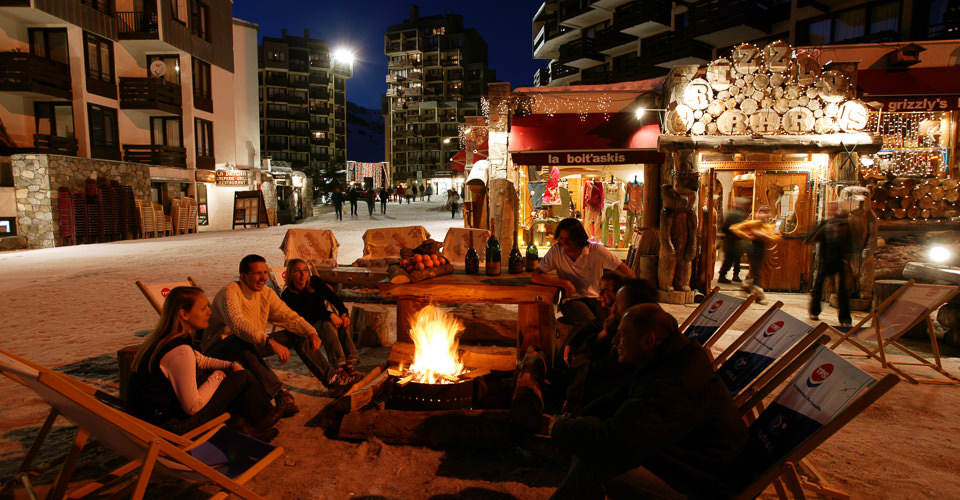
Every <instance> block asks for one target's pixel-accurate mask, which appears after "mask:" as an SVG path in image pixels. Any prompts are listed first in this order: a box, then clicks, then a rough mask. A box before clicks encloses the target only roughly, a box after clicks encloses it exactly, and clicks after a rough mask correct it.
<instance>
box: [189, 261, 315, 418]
mask: <svg viewBox="0 0 960 500" xmlns="http://www.w3.org/2000/svg"><path fill="white" fill-rule="evenodd" d="M267 273H268V269H267V261H266V259H264V258H263V257H261V256H259V255H247V256H246V257H244V258H243V259H242V260H241V261H240V281H235V282H233V283H230V284H229V285H227V286H225V287H223V288H221V289H220V291H219V292H217V295H216V296H215V297H214V299H213V316H212V317H211V318H210V326H209V327H208V328H207V329H206V330H204V332H203V342H202V344H201V348H202V350H203V352H204V354H206V355H208V356H212V357H215V358H219V359H225V360H229V361H239V362H240V364H242V365H243V367H244V368H246V369H247V370H250V373H251V374H253V376H254V377H256V379H257V380H259V381H260V383H261V384H262V385H263V388H264V390H266V391H267V394H268V395H269V396H270V397H272V398H274V400H275V404H276V405H277V407H278V408H280V410H281V416H284V417H289V416H291V415H293V414H295V413H297V412H298V411H300V409H299V408H297V405H296V402H294V400H293V394H290V391H288V390H286V389H284V388H283V384H282V383H280V379H279V378H278V377H277V374H276V373H274V372H273V370H272V369H270V367H269V366H267V363H266V361H264V359H263V356H264V355H266V356H270V355H273V354H276V355H277V357H279V358H280V362H281V363H286V362H287V361H288V360H290V350H289V349H288V347H293V348H294V350H296V351H297V354H299V355H300V359H301V360H303V364H305V365H306V366H307V368H308V369H309V370H310V372H311V373H313V374H314V375H315V376H317V378H319V379H320V381H321V382H323V383H325V384H326V382H327V381H328V380H329V379H328V378H327V377H326V375H329V373H330V371H331V369H330V363H328V362H327V359H326V358H325V357H324V355H323V352H321V350H320V336H319V335H318V334H317V330H316V329H315V328H314V327H313V326H312V325H311V324H310V323H308V322H307V320H305V319H303V318H302V317H300V315H299V314H297V313H295V312H293V310H291V309H290V308H289V307H288V306H287V305H286V304H284V303H283V301H282V300H280V297H278V296H277V293H276V292H274V291H273V290H272V289H270V288H267V287H266V286H265V285H266V283H267ZM268 322H269V323H272V324H273V325H275V326H278V327H280V328H283V329H284V330H283V331H278V332H274V333H272V334H270V335H269V336H268V335H267V334H266V327H267V323H268Z"/></svg>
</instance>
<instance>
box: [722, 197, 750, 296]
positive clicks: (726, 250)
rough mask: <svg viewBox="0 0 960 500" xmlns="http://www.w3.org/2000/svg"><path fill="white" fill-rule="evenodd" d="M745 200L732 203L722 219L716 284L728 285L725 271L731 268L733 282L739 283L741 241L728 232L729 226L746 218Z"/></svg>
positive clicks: (742, 249) (740, 199)
mask: <svg viewBox="0 0 960 500" xmlns="http://www.w3.org/2000/svg"><path fill="white" fill-rule="evenodd" d="M746 204H747V200H745V199H743V198H737V199H736V200H735V201H734V205H733V209H731V210H730V211H729V212H727V216H726V217H724V219H723V224H722V225H721V226H720V231H721V232H722V233H723V263H722V264H720V278H719V279H718V280H717V283H730V279H729V278H727V271H729V270H730V267H731V266H732V267H733V281H736V282H737V283H739V282H740V258H741V257H743V251H744V244H743V241H742V240H741V239H740V238H738V237H737V235H735V234H733V232H732V231H730V226H732V225H734V224H738V223H740V222H743V221H744V219H746V218H747V214H746V212H744V209H745V208H746Z"/></svg>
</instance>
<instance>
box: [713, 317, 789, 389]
mask: <svg viewBox="0 0 960 500" xmlns="http://www.w3.org/2000/svg"><path fill="white" fill-rule="evenodd" d="M781 307H783V302H781V301H779V300H778V301H776V302H774V303H773V304H772V305H771V306H770V307H769V308H767V310H766V312H764V313H763V314H762V315H760V317H759V318H757V320H756V321H754V322H753V324H751V325H750V326H749V327H747V329H746V330H744V332H743V333H742V334H740V336H739V337H737V339H736V340H734V341H733V343H732V344H730V345H729V346H727V348H726V349H724V351H723V352H721V353H720V355H719V356H717V357H716V358H715V359H714V360H713V369H714V371H716V370H717V368H720V365H722V364H724V363H725V362H726V361H727V359H730V356H732V355H733V353H735V352H737V349H739V348H740V346H742V345H743V344H744V343H745V342H746V341H747V340H749V339H750V336H751V335H753V333H754V332H755V331H756V330H757V328H760V326H761V325H763V323H764V322H765V321H767V318H769V317H770V315H771V314H773V313H774V312H775V311H776V310H777V309H780V308H781Z"/></svg>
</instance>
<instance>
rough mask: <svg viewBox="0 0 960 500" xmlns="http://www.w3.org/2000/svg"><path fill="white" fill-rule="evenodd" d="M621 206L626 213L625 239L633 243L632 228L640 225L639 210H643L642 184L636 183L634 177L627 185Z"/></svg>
mask: <svg viewBox="0 0 960 500" xmlns="http://www.w3.org/2000/svg"><path fill="white" fill-rule="evenodd" d="M623 205H624V208H625V212H626V213H627V234H626V239H627V241H628V242H630V241H633V240H632V239H631V238H632V237H633V229H634V226H639V225H640V210H641V209H642V208H643V183H642V182H637V178H636V177H634V178H633V182H631V183H629V184H627V189H626V195H625V198H624V200H623Z"/></svg>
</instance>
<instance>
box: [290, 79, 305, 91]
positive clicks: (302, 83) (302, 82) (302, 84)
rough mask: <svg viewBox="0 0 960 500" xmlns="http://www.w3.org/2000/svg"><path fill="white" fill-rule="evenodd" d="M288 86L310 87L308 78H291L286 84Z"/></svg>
mask: <svg viewBox="0 0 960 500" xmlns="http://www.w3.org/2000/svg"><path fill="white" fill-rule="evenodd" d="M287 85H289V86H290V87H293V88H297V89H306V88H310V79H308V78H291V79H290V81H289V83H288V84H287Z"/></svg>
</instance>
